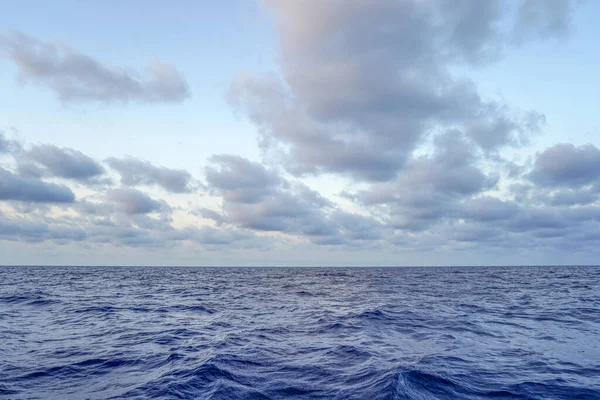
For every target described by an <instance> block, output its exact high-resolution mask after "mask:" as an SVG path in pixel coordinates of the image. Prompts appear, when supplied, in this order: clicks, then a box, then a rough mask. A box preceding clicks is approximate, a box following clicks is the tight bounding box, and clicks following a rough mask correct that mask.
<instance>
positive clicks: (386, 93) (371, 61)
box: [229, 0, 572, 181]
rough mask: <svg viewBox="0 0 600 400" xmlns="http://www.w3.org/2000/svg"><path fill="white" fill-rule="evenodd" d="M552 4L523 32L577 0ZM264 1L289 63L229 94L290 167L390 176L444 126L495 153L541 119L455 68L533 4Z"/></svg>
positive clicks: (238, 84)
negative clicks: (491, 94)
mask: <svg viewBox="0 0 600 400" xmlns="http://www.w3.org/2000/svg"><path fill="white" fill-rule="evenodd" d="M548 3H551V4H555V3H556V8H558V10H555V9H554V8H552V7H553V6H552V5H547V6H544V8H546V9H548V11H547V12H546V11H545V12H541V13H540V14H539V15H537V16H536V24H535V26H531V27H530V28H531V32H529V34H528V35H527V36H526V37H525V34H524V33H523V35H524V38H531V37H533V36H542V37H545V36H547V35H548V34H549V33H550V31H551V28H550V27H549V26H550V25H547V24H545V22H546V21H547V20H548V19H549V18H550V19H553V20H557V16H558V15H563V14H565V13H566V14H565V15H564V19H565V21H566V20H568V17H569V16H568V13H567V11H568V10H570V8H571V6H572V4H571V3H569V2H566V3H563V2H561V1H556V2H548ZM558 3H560V4H558ZM264 4H265V5H266V7H267V8H268V9H269V10H270V11H272V13H273V15H274V17H275V21H276V27H277V29H278V31H279V34H280V38H281V40H280V49H279V56H280V60H281V63H280V71H279V73H278V74H275V73H274V74H271V75H266V76H262V77H255V76H250V75H243V74H242V75H240V76H239V77H238V78H237V79H236V80H235V81H234V82H233V84H232V86H231V90H230V94H229V96H230V101H231V103H232V104H233V105H234V106H235V107H237V108H239V109H241V110H242V111H243V112H245V113H246V114H247V115H248V116H249V118H250V119H251V120H252V121H253V122H254V123H255V124H256V125H257V126H258V127H259V129H260V135H261V140H260V143H261V144H262V146H263V150H264V151H265V152H267V153H276V154H279V157H282V158H283V160H284V162H285V166H286V168H287V169H288V171H289V172H291V173H293V174H296V175H300V174H306V173H312V174H318V173H325V172H329V173H336V174H343V175H346V176H351V177H353V178H356V179H360V180H367V181H388V180H391V179H393V178H394V177H395V174H396V173H397V172H398V171H399V170H401V169H402V168H403V167H404V166H405V165H406V161H407V160H408V159H410V158H411V155H412V153H413V151H414V150H415V149H416V148H417V147H418V146H419V145H420V144H421V143H422V141H423V140H424V139H426V138H428V137H430V136H431V135H433V134H434V133H435V132H437V131H439V130H440V129H442V130H443V129H447V128H448V127H452V128H453V129H456V130H459V131H461V132H462V133H463V134H464V135H465V136H467V137H469V138H470V139H471V140H472V141H473V142H474V144H476V145H477V146H479V147H480V148H481V149H482V150H484V151H486V152H493V151H496V150H497V149H499V148H501V147H503V146H517V145H519V144H521V143H523V142H524V141H526V140H527V137H528V135H529V133H530V132H532V131H537V130H538V129H539V127H540V126H541V125H542V124H543V123H544V116H543V115H541V114H539V113H537V112H534V111H531V112H517V111H514V110H511V108H510V107H509V106H508V105H506V104H504V103H502V102H497V101H491V100H486V99H484V98H483V96H482V95H481V94H480V93H479V92H478V89H477V87H476V85H475V83H474V82H472V81H470V80H468V79H466V78H458V77H455V76H454V75H453V74H452V72H451V71H452V68H453V67H454V66H456V65H465V64H467V65H468V66H476V65H478V64H480V63H482V62H489V61H492V60H494V59H496V58H497V57H499V56H500V54H501V53H502V50H503V49H504V48H505V47H506V46H507V45H509V43H511V42H512V39H511V34H510V33H507V32H505V31H504V30H502V29H501V26H503V24H501V23H500V22H501V21H502V22H504V21H505V20H508V21H509V25H510V26H512V27H513V28H514V29H513V30H518V29H519V26H520V25H521V24H525V23H528V18H526V16H525V14H526V11H523V9H527V8H528V7H529V6H527V5H523V6H522V8H521V10H522V11H521V12H520V14H518V15H517V14H514V13H513V14H507V13H509V12H512V11H511V10H512V9H511V8H510V7H506V5H504V4H503V3H501V2H500V1H493V0H490V1H479V0H472V1H463V2H460V3H459V4H457V3H456V2H447V1H433V2H422V1H413V0H405V1H394V2H390V1H384V0H376V1H354V2H351V3H347V2H341V1H336V0H331V1H302V2H296V1H265V2H264ZM554 25H556V24H554ZM554 25H552V26H554Z"/></svg>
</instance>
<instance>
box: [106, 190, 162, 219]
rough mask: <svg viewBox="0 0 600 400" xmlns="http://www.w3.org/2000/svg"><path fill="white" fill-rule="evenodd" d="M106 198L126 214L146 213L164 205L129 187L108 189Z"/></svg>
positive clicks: (157, 209)
mask: <svg viewBox="0 0 600 400" xmlns="http://www.w3.org/2000/svg"><path fill="white" fill-rule="evenodd" d="M107 198H108V200H109V201H111V202H113V203H115V204H116V205H117V206H118V207H119V208H120V209H121V210H122V211H123V212H125V213H127V214H147V213H151V212H153V211H159V210H160V209H161V208H163V207H164V205H163V203H161V202H159V201H156V200H154V199H152V198H151V197H150V196H148V195H147V194H145V193H143V192H140V191H139V190H136V189H130V188H119V189H113V190H110V191H109V192H108V194H107Z"/></svg>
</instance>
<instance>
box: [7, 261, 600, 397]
mask: <svg viewBox="0 0 600 400" xmlns="http://www.w3.org/2000/svg"><path fill="white" fill-rule="evenodd" d="M0 398H2V399H487V398H495V399H600V268H594V267H510V268H509V267H494V268H490V267H486V268H483V267H481V268H475V267H473V268H172V267H169V268H167V267H165V268H157V267H0Z"/></svg>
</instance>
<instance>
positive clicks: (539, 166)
mask: <svg viewBox="0 0 600 400" xmlns="http://www.w3.org/2000/svg"><path fill="white" fill-rule="evenodd" d="M529 179H530V180H531V181H532V182H534V183H535V184H536V185H540V186H565V187H578V186H582V185H587V184H592V183H597V182H600V150H598V148H597V147H595V146H594V145H591V144H587V145H583V146H579V147H575V146H574V145H573V144H570V143H560V144H556V145H554V146H552V147H550V148H547V149H546V150H544V151H543V152H541V153H538V154H537V156H536V158H535V164H534V167H533V170H532V171H531V173H530V174H529Z"/></svg>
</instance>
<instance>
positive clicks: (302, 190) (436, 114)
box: [0, 0, 600, 266]
mask: <svg viewBox="0 0 600 400" xmlns="http://www.w3.org/2000/svg"><path fill="white" fill-rule="evenodd" d="M598 15H600V2H596V1H591V0H588V1H583V0H488V1H480V0H461V1H455V0H452V1H451V0H369V1H367V0H356V1H342V0H305V1H296V0H294V1H292V0H264V1H256V2H255V1H251V0H230V1H226V2H195V1H181V2H177V3H176V4H175V3H172V2H170V3H169V2H160V1H141V0H139V1H138V0H132V1H127V2H118V1H115V0H107V1H104V0H103V1H100V0H61V1H58V2H47V3H41V2H39V1H33V0H23V1H18V2H17V1H12V2H3V3H2V4H0V82H1V83H2V85H1V86H0V87H1V90H0V264H6V265H28V264H29V265H31V264H35V265H215V266H219V265H249V266H272V265H273V266H295V265H298V266H305V265H306V266H321V265H322V266H332V265H339V266H355V265H356V266H358V265H361V266H396V265H398V266H403V265H527V264H536V265H539V264H552V265H556V264H598V263H599V262H598V259H599V258H598V256H600V250H598V249H600V246H598V244H599V242H600V201H599V200H600V149H599V147H600V120H599V117H598V113H597V110H598V109H599V106H600V100H599V99H598V93H599V91H600V90H599V89H600V79H598V77H597V70H598V68H597V67H598V65H600V53H599V52H598V51H596V48H597V38H598V37H600V27H598V24H597V21H596V19H597V18H596V17H597V16H598Z"/></svg>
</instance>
